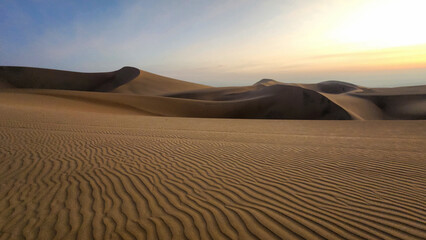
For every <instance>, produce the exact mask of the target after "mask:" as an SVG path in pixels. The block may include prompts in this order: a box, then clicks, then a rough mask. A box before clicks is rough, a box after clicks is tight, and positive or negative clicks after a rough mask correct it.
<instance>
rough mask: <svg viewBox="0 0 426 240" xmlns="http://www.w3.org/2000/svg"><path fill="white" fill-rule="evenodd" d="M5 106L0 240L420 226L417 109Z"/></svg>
mask: <svg viewBox="0 0 426 240" xmlns="http://www.w3.org/2000/svg"><path fill="white" fill-rule="evenodd" d="M98 94H100V95H103V94H102V93H98ZM30 95H31V94H30ZM32 95H37V94H32ZM42 96H43V98H47V97H48V96H47V95H42ZM19 98H21V97H19ZM46 101H47V100H46ZM0 111H1V112H2V114H1V115H0V186H1V187H0V239H24V238H27V239H34V238H37V239H55V238H58V239H61V238H66V239H76V238H77V239H425V237H426V218H425V216H426V206H425V201H424V200H425V199H426V177H425V174H424V173H425V171H426V165H425V162H424V159H426V152H425V150H424V146H425V144H426V135H425V134H424V133H425V132H426V124H425V122H424V121H273V120H230V119H194V118H164V117H149V116H139V117H138V116H126V115H118V114H101V113H83V112H79V113H78V114H76V112H73V111H69V110H68V109H67V108H62V109H53V108H52V109H50V110H49V109H44V110H43V111H41V110H40V109H37V108H35V107H28V106H27V105H25V106H21V108H18V107H16V106H11V105H7V104H1V105H0Z"/></svg>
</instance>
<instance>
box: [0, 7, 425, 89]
mask: <svg viewBox="0 0 426 240" xmlns="http://www.w3.org/2000/svg"><path fill="white" fill-rule="evenodd" d="M371 2H374V3H371ZM402 4H403V5H402ZM419 4H420V5H419ZM421 4H422V3H421V1H416V0H408V1H398V0H388V1H382V0H377V1H363V0H348V1H337V0H327V1H326V0H312V1H290V0H276V1H273V0H265V1H250V0H247V1H242V0H241V1H239V0H233V1H222V0H217V1H202V0H198V1H196V0H192V1H191V0H182V1H177V0H175V1H126V0H122V1H90V0H88V1H53V0H33V1H20V0H15V1H12V0H2V1H1V2H0V32H1V36H0V65H13V66H32V67H43V68H54V69H62V70H72V71H83V72H98V71H113V70H116V69H119V68H121V67H122V66H134V67H138V68H140V69H143V70H146V71H150V72H154V73H157V74H161V75H166V76H170V77H175V78H178V79H183V80H187V81H192V82H199V83H205V84H209V85H213V86H230V85H247V84H252V83H254V82H256V81H258V80H260V79H262V78H274V79H276V80H279V81H283V82H306V83H308V82H319V81H324V80H331V79H333V80H342V81H349V82H354V83H357V84H361V85H365V86H398V85H415V84H426V64H425V63H426V47H425V45H426V34H424V33H422V31H421V30H420V28H419V27H420V26H416V24H419V23H421V22H422V21H423V20H426V18H423V17H422V15H424V14H422V13H421V11H417V10H416V9H420V10H421V9H422V8H420V7H422V6H423V5H421ZM377 9H379V10H377ZM378 14H381V15H379V16H378ZM398 14H399V15H398ZM401 14H402V15H401ZM393 16H400V19H405V20H404V21H405V22H404V21H401V20H399V21H398V22H396V21H395V22H392V21H393V20H392V19H393V18H394V17H393ZM376 19H381V20H376ZM389 22H390V23H391V24H390V27H388V24H387V23H389ZM401 22H402V23H401ZM380 31H382V32H383V33H378V32H380ZM401 59H403V61H402V60H401ZM379 63H380V64H379Z"/></svg>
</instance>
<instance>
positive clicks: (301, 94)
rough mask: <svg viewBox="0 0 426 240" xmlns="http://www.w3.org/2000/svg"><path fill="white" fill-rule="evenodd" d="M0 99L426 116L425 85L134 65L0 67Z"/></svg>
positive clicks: (226, 113) (151, 110)
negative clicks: (177, 73)
mask: <svg viewBox="0 0 426 240" xmlns="http://www.w3.org/2000/svg"><path fill="white" fill-rule="evenodd" d="M16 88H19V89H16ZM22 89H28V90H22ZM42 89H45V90H42ZM58 90H62V91H58ZM69 90H73V91H74V92H73V91H69ZM76 90H78V91H80V92H75V91H76ZM83 91H84V92H83ZM95 92H106V93H104V94H98V93H95ZM14 93H19V94H15V95H14ZM31 94H36V95H35V96H30V95H31ZM42 95H44V96H51V97H52V96H54V97H55V98H56V99H57V100H58V103H59V102H61V104H58V103H55V102H50V101H49V100H47V99H46V97H42ZM20 97H24V98H25V99H32V100H33V101H34V103H32V102H31V101H26V100H20V99H19V98H20ZM51 97H50V98H49V99H52V98H51ZM59 98H63V99H62V100H59ZM0 99H3V101H6V102H9V104H15V102H16V103H20V104H21V105H22V104H24V105H25V104H30V105H34V104H35V103H37V99H40V100H41V99H44V100H43V101H41V103H40V104H47V105H48V107H54V106H57V107H67V106H68V107H70V108H71V109H73V110H79V109H80V110H81V111H93V110H95V109H96V111H98V112H99V111H100V112H108V111H110V112H115V113H125V112H129V111H128V110H130V113H133V114H134V113H136V112H139V113H140V114H144V115H153V116H175V117H179V116H180V117H207V118H265V119H270V118H273V119H335V120H340V119H357V120H374V119H426V86H418V87H401V88H389V89H385V88H378V89H369V88H365V87H361V86H356V85H354V84H350V83H345V82H339V81H327V82H321V83H318V84H284V83H280V82H277V81H275V80H271V79H263V80H261V81H259V82H258V83H256V84H254V85H252V86H247V87H225V88H215V87H209V86H205V85H200V84H195V83H190V82H185V81H181V80H176V79H172V78H167V77H163V76H159V75H156V74H152V73H149V72H145V71H142V70H139V69H136V68H132V67H124V68H122V69H120V70H118V71H115V72H108V73H78V72H69V71H59V70H51V69H40V68H26V67H0ZM71 100H72V102H70V101H71ZM78 101H80V102H81V104H82V105H87V104H89V105H90V106H91V107H89V108H85V107H79V106H78V105H76V104H74V103H77V102H78ZM65 102H67V103H66V104H65ZM63 103H64V104H65V105H64V104H63ZM47 105H46V106H47ZM43 106H44V105H43ZM108 106H109V107H111V109H110V110H108ZM123 109H124V111H123Z"/></svg>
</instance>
